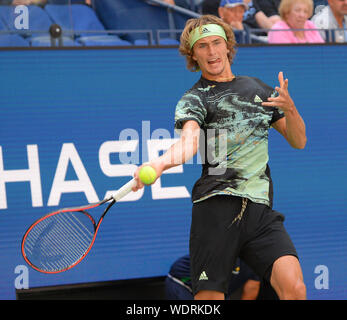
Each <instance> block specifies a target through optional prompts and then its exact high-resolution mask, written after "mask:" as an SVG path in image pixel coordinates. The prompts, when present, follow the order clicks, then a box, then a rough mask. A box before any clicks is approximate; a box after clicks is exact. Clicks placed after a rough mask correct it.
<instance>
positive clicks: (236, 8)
mask: <svg viewBox="0 0 347 320" xmlns="http://www.w3.org/2000/svg"><path fill="white" fill-rule="evenodd" d="M247 9H248V6H247V4H246V3H244V2H243V0H221V1H220V4H219V8H218V15H219V17H220V18H221V19H222V20H223V21H224V22H226V23H228V24H229V25H231V27H232V28H233V31H234V34H235V39H236V42H237V43H250V38H249V31H248V27H247V25H245V24H244V23H243V16H244V14H245V11H246V10H247Z"/></svg>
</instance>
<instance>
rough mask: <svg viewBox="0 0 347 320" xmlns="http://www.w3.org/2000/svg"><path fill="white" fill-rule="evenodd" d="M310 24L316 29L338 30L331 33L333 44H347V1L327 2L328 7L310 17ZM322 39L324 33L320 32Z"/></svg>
mask: <svg viewBox="0 0 347 320" xmlns="http://www.w3.org/2000/svg"><path fill="white" fill-rule="evenodd" d="M311 20H312V22H313V23H314V24H315V25H316V26H317V28H318V29H338V28H341V29H342V28H343V29H344V30H336V31H334V32H332V35H333V40H334V41H335V42H347V30H346V28H347V1H346V0H328V5H327V6H326V7H324V8H323V9H322V10H321V11H320V12H318V13H316V14H315V15H314V16H313V17H312V19H311ZM321 36H322V37H323V39H325V40H326V39H327V38H326V33H325V32H324V31H321Z"/></svg>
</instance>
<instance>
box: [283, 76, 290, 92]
mask: <svg viewBox="0 0 347 320" xmlns="http://www.w3.org/2000/svg"><path fill="white" fill-rule="evenodd" d="M288 83H289V80H288V79H286V80H284V87H283V89H285V90H288Z"/></svg>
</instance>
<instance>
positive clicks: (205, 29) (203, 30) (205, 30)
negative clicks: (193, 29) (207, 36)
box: [201, 27, 210, 34]
mask: <svg viewBox="0 0 347 320" xmlns="http://www.w3.org/2000/svg"><path fill="white" fill-rule="evenodd" d="M207 32H210V30H208V29H207V28H206V27H204V29H202V30H201V34H204V33H207Z"/></svg>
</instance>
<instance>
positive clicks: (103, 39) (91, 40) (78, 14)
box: [45, 4, 131, 46]
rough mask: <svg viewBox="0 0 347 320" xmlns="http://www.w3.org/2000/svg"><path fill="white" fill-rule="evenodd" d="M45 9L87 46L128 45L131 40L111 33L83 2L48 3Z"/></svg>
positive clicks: (54, 19) (64, 28)
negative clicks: (107, 31) (71, 3)
mask: <svg viewBox="0 0 347 320" xmlns="http://www.w3.org/2000/svg"><path fill="white" fill-rule="evenodd" d="M45 10H46V12H47V13H48V15H49V16H50V17H51V19H52V20H53V21H54V22H56V23H58V24H59V25H60V26H61V27H62V29H63V30H67V31H70V32H71V33H73V34H75V35H76V41H78V42H79V43H81V44H82V45H86V46H98V45H99V46H127V45H131V43H130V42H128V41H124V40H122V39H120V38H119V37H118V36H117V35H109V34H107V33H106V30H105V28H104V26H103V25H102V23H101V22H100V20H99V19H98V17H97V16H96V14H95V12H94V10H93V9H92V8H90V7H89V6H86V5H83V4H73V5H71V6H68V5H55V4H47V5H46V6H45Z"/></svg>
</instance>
